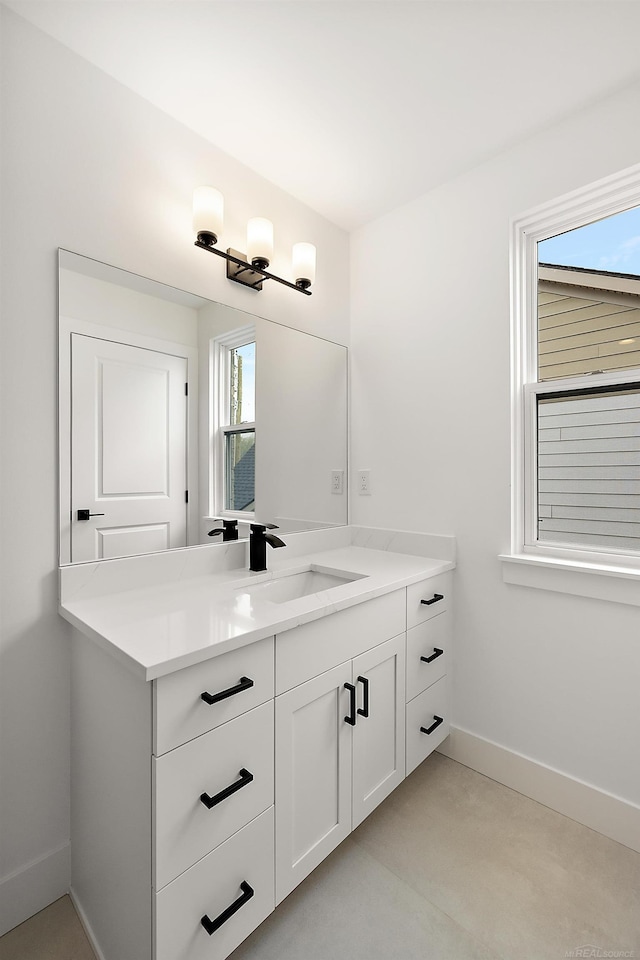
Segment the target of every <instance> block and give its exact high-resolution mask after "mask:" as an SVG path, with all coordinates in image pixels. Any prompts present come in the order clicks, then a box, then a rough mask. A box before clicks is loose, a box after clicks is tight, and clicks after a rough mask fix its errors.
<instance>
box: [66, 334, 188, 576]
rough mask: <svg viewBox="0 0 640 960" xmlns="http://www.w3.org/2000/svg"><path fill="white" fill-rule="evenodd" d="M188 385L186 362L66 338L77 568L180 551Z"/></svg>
mask: <svg viewBox="0 0 640 960" xmlns="http://www.w3.org/2000/svg"><path fill="white" fill-rule="evenodd" d="M186 382H187V361H186V359H185V358H184V357H175V356H171V355H170V354H165V353H158V352H156V351H154V350H146V349H143V348H141V347H134V346H131V345H129V344H125V343H115V342H113V341H110V340H99V339H97V338H95V337H87V336H83V335H80V334H75V333H74V334H72V335H71V560H72V561H73V562H77V561H79V560H98V559H102V558H109V557H123V556H132V555H134V554H139V553H152V552H155V551H156V550H165V549H167V548H168V547H181V546H185V545H186V542H187V507H186V496H185V491H186V489H187V483H186V444H187V433H186V429H187V398H186V396H185V383H186ZM81 510H84V511H87V510H88V511H89V513H90V514H95V515H96V516H92V517H90V518H89V519H88V520H79V519H78V511H81Z"/></svg>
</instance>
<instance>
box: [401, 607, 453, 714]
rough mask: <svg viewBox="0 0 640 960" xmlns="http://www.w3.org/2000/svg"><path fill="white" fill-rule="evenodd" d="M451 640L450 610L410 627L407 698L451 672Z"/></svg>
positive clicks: (408, 631) (414, 695) (410, 698)
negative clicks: (449, 668)
mask: <svg viewBox="0 0 640 960" xmlns="http://www.w3.org/2000/svg"><path fill="white" fill-rule="evenodd" d="M450 642H451V614H449V613H441V614H439V616H437V617H432V619H431V620H425V622H424V623H419V624H418V625H417V626H416V627H411V629H410V630H407V701H409V700H413V698H414V697H417V695H418V694H419V693H422V691H423V690H426V689H427V687H430V686H431V684H432V683H435V682H436V680H439V679H440V677H444V675H445V674H446V673H447V672H448V660H449V644H450ZM423 657H425V658H428V660H429V661H430V662H427V660H426V659H424V660H423V659H422V658H423Z"/></svg>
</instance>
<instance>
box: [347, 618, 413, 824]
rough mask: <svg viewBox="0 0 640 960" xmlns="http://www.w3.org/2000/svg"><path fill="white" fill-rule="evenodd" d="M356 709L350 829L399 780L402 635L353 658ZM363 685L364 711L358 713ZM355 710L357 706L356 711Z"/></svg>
mask: <svg viewBox="0 0 640 960" xmlns="http://www.w3.org/2000/svg"><path fill="white" fill-rule="evenodd" d="M353 683H354V684H355V685H356V689H357V691H358V713H357V714H356V725H355V727H353V820H352V825H353V829H354V830H355V828H356V827H357V826H358V824H360V823H362V821H363V820H364V818H365V817H368V816H369V814H370V813H371V811H372V810H374V809H375V808H376V807H377V806H378V804H379V803H381V802H382V801H383V800H384V799H385V797H388V796H389V794H390V793H391V791H392V790H395V788H396V787H397V786H398V785H399V784H400V783H401V782H402V781H403V780H404V770H405V749H404V742H405V718H404V707H405V696H404V691H405V636H404V633H403V634H400V636H398V637H394V638H393V640H387V642H386V643H381V644H380V645H379V646H377V647H374V648H373V650H369V651H368V652H367V653H363V654H362V656H360V657H357V659H355V660H354V661H353ZM367 688H368V711H367V712H368V714H369V715H368V716H364V703H365V693H366V691H367ZM360 711H363V712H362V713H361V712H360Z"/></svg>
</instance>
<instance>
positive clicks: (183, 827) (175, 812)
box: [71, 574, 451, 960]
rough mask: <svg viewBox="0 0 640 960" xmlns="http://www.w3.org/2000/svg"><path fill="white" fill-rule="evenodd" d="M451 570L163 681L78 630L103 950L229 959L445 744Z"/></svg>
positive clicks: (84, 849) (326, 612) (76, 792)
mask: <svg viewBox="0 0 640 960" xmlns="http://www.w3.org/2000/svg"><path fill="white" fill-rule="evenodd" d="M450 580H451V577H450V574H442V575H438V576H434V577H430V578H426V579H425V580H423V581H421V582H419V583H414V584H411V585H410V586H408V587H404V586H401V587H399V588H396V589H393V590H391V591H390V592H388V593H382V594H380V595H378V596H375V597H373V598H369V599H366V600H363V601H362V602H359V603H354V604H352V605H351V606H348V607H346V608H344V609H342V610H337V611H336V610H335V609H331V607H329V608H325V609H323V610H322V613H321V615H319V616H317V618H316V619H312V620H308V621H307V622H303V623H298V625H296V626H292V627H290V628H289V629H286V630H283V631H281V632H278V629H277V626H276V627H275V636H269V637H266V638H265V639H259V640H256V641H254V642H252V643H249V644H246V645H245V646H243V647H240V648H238V649H235V650H231V651H228V652H225V653H222V654H220V655H217V656H215V655H214V656H211V657H210V658H209V659H205V660H203V661H201V662H197V663H195V664H193V665H191V666H187V667H183V668H182V669H179V670H175V671H174V672H169V673H166V674H165V675H163V676H160V677H158V678H157V679H154V680H153V681H151V682H149V681H146V680H145V679H143V676H142V675H141V673H139V672H138V673H137V672H135V671H132V670H131V664H130V663H126V662H122V660H121V659H119V658H118V656H117V655H114V654H113V652H112V651H109V648H108V647H107V649H103V648H102V647H101V646H100V645H99V644H98V643H95V642H92V641H90V640H87V639H86V638H83V637H80V636H77V637H75V638H74V641H73V654H72V796H71V819H72V844H71V850H72V895H73V897H74V901H75V903H76V906H77V908H78V911H79V913H80V915H81V918H82V920H83V922H84V923H85V926H86V927H87V930H88V932H89V934H90V936H91V938H92V940H93V942H94V944H95V946H96V950H97V952H98V956H99V957H100V960H225V958H226V957H228V956H229V954H230V953H231V952H232V951H233V950H234V949H235V948H236V947H237V946H238V945H239V944H240V943H241V942H242V941H243V940H244V939H245V938H246V937H247V936H248V935H249V934H250V933H251V932H252V931H253V930H254V929H255V928H256V927H257V926H258V925H259V924H260V923H261V922H262V921H263V920H264V919H265V918H266V917H267V916H268V915H269V913H271V912H272V910H274V908H275V906H276V904H277V903H280V901H281V900H282V899H283V898H284V897H286V896H287V895H288V894H289V893H290V892H291V891H292V890H293V889H294V887H295V886H296V885H297V884H298V883H299V882H300V881H301V880H303V879H304V877H306V876H307V875H308V874H309V873H310V872H311V871H312V870H313V869H314V868H315V867H316V866H317V865H318V864H319V863H320V862H321V861H322V860H323V859H324V858H325V857H326V856H327V855H328V854H329V853H330V852H331V851H332V850H333V849H334V848H335V847H336V846H337V845H338V844H339V843H340V842H341V841H342V840H343V839H344V838H345V837H346V836H347V835H348V834H349V833H350V832H351V831H352V830H353V829H355V828H356V827H357V826H358V825H359V824H360V823H361V822H362V821H363V820H364V819H365V817H367V816H368V815H369V813H371V811H372V810H374V809H375V807H376V806H377V805H378V804H379V803H380V802H381V801H382V800H384V799H385V797H387V796H388V795H389V794H390V793H391V792H392V790H394V789H395V787H397V786H398V785H399V784H400V783H401V782H402V780H403V779H404V777H405V775H406V774H408V773H410V772H411V771H412V770H413V769H415V767H416V766H417V765H418V764H419V763H420V762H421V761H422V760H423V759H424V758H425V757H426V756H428V754H429V753H431V752H432V750H434V749H435V747H436V746H437V745H438V744H439V743H441V742H442V740H443V739H444V737H445V736H446V735H447V733H448V731H449V716H450V710H449V656H450V637H451V626H450V617H451V607H450V589H451V582H450ZM283 613H284V610H283ZM289 622H290V621H289Z"/></svg>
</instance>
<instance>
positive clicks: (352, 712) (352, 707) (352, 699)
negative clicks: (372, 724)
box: [344, 683, 356, 727]
mask: <svg viewBox="0 0 640 960" xmlns="http://www.w3.org/2000/svg"><path fill="white" fill-rule="evenodd" d="M344 688H345V690H348V691H349V716H348V717H345V718H344V722H345V723H350V724H351V726H352V727H355V725H356V688H355V686H354V685H353V684H352V683H345V685H344Z"/></svg>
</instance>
